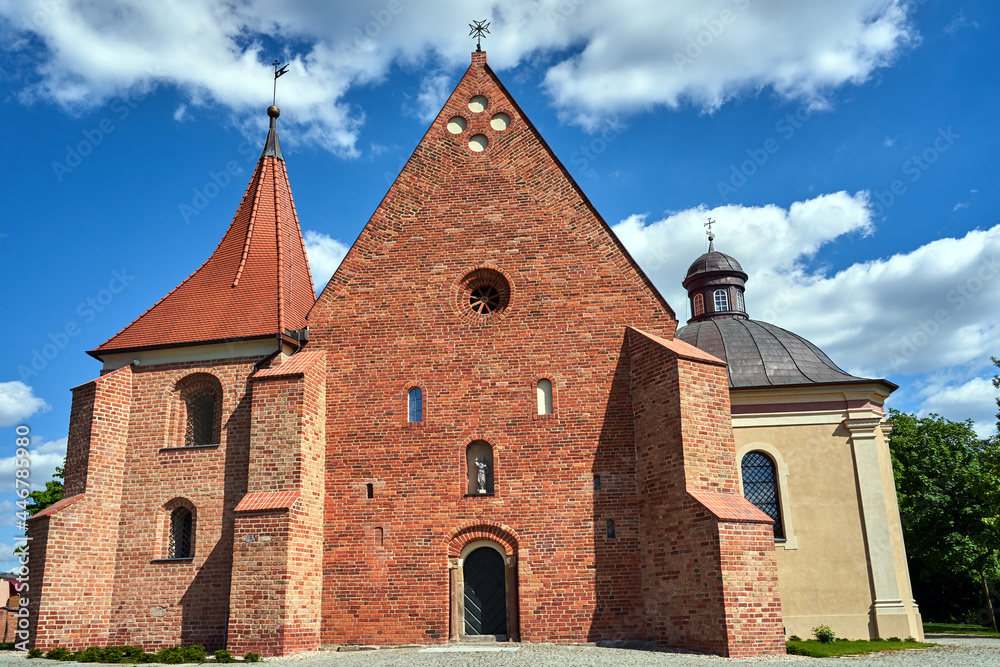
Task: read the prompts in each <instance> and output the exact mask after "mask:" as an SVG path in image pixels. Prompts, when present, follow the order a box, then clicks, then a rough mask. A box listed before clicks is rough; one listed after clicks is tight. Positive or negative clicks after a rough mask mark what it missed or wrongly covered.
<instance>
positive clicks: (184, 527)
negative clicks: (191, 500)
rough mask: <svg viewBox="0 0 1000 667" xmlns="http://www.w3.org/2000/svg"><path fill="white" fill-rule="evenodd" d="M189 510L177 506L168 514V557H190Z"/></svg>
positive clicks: (190, 522)
mask: <svg viewBox="0 0 1000 667" xmlns="http://www.w3.org/2000/svg"><path fill="white" fill-rule="evenodd" d="M191 524H192V521H191V510H189V509H188V508H186V507H178V508H177V509H175V510H174V511H173V512H171V514H170V544H169V545H168V551H167V553H168V554H169V556H168V557H169V558H190V557H191Z"/></svg>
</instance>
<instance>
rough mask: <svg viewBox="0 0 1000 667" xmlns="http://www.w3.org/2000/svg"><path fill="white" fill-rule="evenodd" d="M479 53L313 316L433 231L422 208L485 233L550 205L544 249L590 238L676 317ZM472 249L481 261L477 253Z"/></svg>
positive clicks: (440, 222)
mask: <svg viewBox="0 0 1000 667" xmlns="http://www.w3.org/2000/svg"><path fill="white" fill-rule="evenodd" d="M472 55H473V62H472V65H471V66H470V67H469V69H468V70H467V71H466V72H465V74H464V75H463V77H462V79H461V80H460V81H459V83H458V85H457V86H456V88H455V90H454V91H453V92H452V94H451V96H450V97H449V99H448V101H447V102H446V103H445V105H444V107H443V108H442V110H441V112H440V113H439V114H438V116H437V118H436V119H435V120H434V122H433V123H432V124H431V127H430V128H429V129H428V131H427V133H426V134H425V135H424V137H423V138H422V139H421V141H420V143H419V144H418V145H417V147H416V149H415V150H414V152H413V154H412V155H411V156H410V159H409V161H408V162H407V163H406V165H405V166H404V167H403V170H402V172H401V173H400V174H399V176H398V177H397V178H396V180H395V182H394V183H393V185H392V186H391V187H390V189H389V191H388V192H387V194H386V196H385V197H384V198H383V200H382V202H381V203H380V204H379V206H378V208H377V209H376V211H375V213H374V214H373V215H372V217H371V219H370V220H369V221H368V223H367V225H366V226H365V228H364V229H363V230H362V232H361V234H360V235H359V236H358V239H357V240H356V241H355V243H354V244H353V245H352V247H351V249H350V250H349V251H348V253H347V255H346V257H345V258H344V260H343V262H342V263H341V265H340V267H339V268H338V269H337V272H336V273H335V274H334V276H333V277H332V278H331V280H330V282H329V283H328V284H327V286H326V288H325V289H324V291H323V293H322V294H321V295H320V297H319V299H318V300H317V303H316V306H314V309H313V311H311V313H310V322H314V321H315V320H316V318H317V317H320V318H321V317H323V315H321V313H323V312H324V311H325V310H326V309H328V308H329V306H330V302H331V301H332V300H333V299H335V298H336V296H337V295H343V294H346V293H347V292H348V290H349V289H351V288H352V286H353V287H360V288H361V289H362V290H364V289H365V288H364V285H365V282H366V281H367V279H368V277H369V273H368V272H369V271H372V270H375V271H382V270H385V268H384V267H382V268H379V266H380V264H381V262H380V261H379V258H380V257H383V258H384V257H385V256H386V254H387V252H391V250H390V248H392V247H393V246H395V245H396V244H398V243H399V242H401V241H403V240H404V239H408V240H407V242H410V243H412V242H413V241H412V240H409V239H411V236H410V235H411V234H416V235H417V238H416V239H415V240H416V241H419V240H420V238H427V235H425V234H422V233H421V230H420V229H419V228H420V226H421V225H422V224H423V223H425V222H427V221H426V219H422V218H421V216H426V215H427V214H428V213H432V214H433V215H434V217H435V220H434V224H435V225H436V226H437V227H438V231H440V230H446V233H461V232H459V231H457V230H458V229H459V228H464V231H465V232H466V233H469V234H471V235H476V236H478V237H479V240H480V241H481V240H482V238H483V236H484V235H483V234H481V233H477V232H483V231H488V230H483V229H482V226H487V227H491V226H494V225H496V223H497V222H498V220H499V219H500V218H502V217H503V218H506V217H507V216H510V215H511V214H512V212H518V211H521V212H525V213H529V212H531V211H541V210H544V211H546V213H545V214H544V215H546V216H550V217H551V221H550V224H551V233H550V234H548V235H547V236H548V238H547V239H545V238H543V239H542V240H543V241H545V240H547V241H548V242H549V243H546V244H545V246H543V247H538V248H537V249H535V251H536V252H537V253H538V255H539V256H543V255H549V256H556V255H558V254H559V250H560V246H561V245H562V244H565V243H567V242H572V243H573V244H575V245H577V246H579V245H580V244H583V245H585V246H587V247H589V255H590V257H589V260H590V261H591V262H592V266H594V267H602V271H601V273H602V278H604V279H606V280H609V281H611V282H613V283H614V284H620V285H622V286H623V287H624V286H627V291H628V292H630V294H631V296H632V298H635V299H639V300H645V301H647V307H648V308H650V309H654V310H656V311H659V312H661V313H662V314H663V315H665V316H667V317H669V318H670V319H671V320H674V319H675V314H674V311H673V309H671V308H670V306H669V305H668V304H667V302H666V301H665V300H664V299H663V297H662V295H660V293H659V292H658V290H657V289H656V287H655V286H654V285H653V283H652V282H651V281H650V280H649V278H648V277H647V276H646V275H645V273H643V271H642V269H641V268H639V266H638V264H637V263H636V262H635V261H634V260H633V259H632V257H631V256H630V255H629V253H628V251H627V250H626V249H625V247H624V246H623V245H622V243H621V242H620V241H619V240H618V238H617V237H616V236H615V234H614V232H613V231H612V230H611V228H610V226H608V224H607V223H606V222H605V221H604V219H603V218H602V217H601V216H600V214H599V213H598V212H597V211H596V209H595V208H594V206H593V205H592V204H591V202H590V201H589V199H587V197H586V195H585V194H584V193H583V191H582V190H581V189H580V187H579V185H578V184H577V183H576V181H575V180H574V179H573V177H572V176H570V174H569V172H568V171H567V170H566V168H565V167H564V166H563V164H562V163H561V162H560V161H559V159H558V158H557V157H556V156H555V154H554V153H553V151H552V150H551V149H550V148H549V146H548V144H547V143H546V142H545V140H544V139H543V138H542V137H541V135H540V134H539V132H538V130H537V129H536V128H535V126H534V125H533V124H532V123H531V121H529V120H528V118H527V116H526V115H525V114H524V112H523V110H522V109H521V108H520V107H519V106H518V105H517V103H516V102H515V101H514V99H513V97H512V96H511V95H510V93H509V92H508V91H507V89H506V88H505V87H504V86H503V84H502V83H501V82H500V80H499V79H498V78H497V76H496V74H495V73H494V72H493V70H492V69H491V68H490V67H489V65H488V64H487V62H486V54H485V52H478V53H473V54H472ZM480 96H481V97H484V98H486V100H487V104H486V108H485V109H484V110H482V111H477V110H475V109H474V108H472V107H470V104H474V102H473V98H477V97H480ZM477 108H478V107H477ZM498 114H503V115H506V116H507V117H508V118H509V119H510V120H509V125H508V126H507V128H506V129H499V128H501V127H502V125H501V124H500V123H501V121H502V117H499V118H498V117H497V115H498ZM453 118H455V119H461V121H464V123H465V126H464V128H461V123H460V122H459V121H458V120H456V122H455V123H450V121H451V119H453ZM456 123H458V124H456ZM460 128H461V129H460ZM453 130H460V131H457V132H454V131H453ZM474 137H486V140H487V145H486V147H485V149H484V150H482V151H473V150H470V145H471V144H470V142H472V141H473V139H474ZM477 199H478V201H476V200H477ZM448 202H451V203H450V204H449V203H448ZM449 208H450V211H449V210H447V209H449ZM535 222H537V220H536V221H535ZM543 222H544V221H543ZM411 223H413V224H411ZM404 227H405V228H407V229H404ZM477 227H478V229H477ZM513 233H514V237H513V240H514V241H516V232H513ZM488 235H489V234H486V235H485V236H488ZM508 236H510V235H508ZM544 236H545V235H544V234H543V237H544ZM534 237H535V238H536V239H537V238H538V235H537V234H535V235H534ZM434 250H435V249H434V248H432V247H428V248H427V252H431V253H432V252H434ZM577 250H579V248H577ZM504 251H505V252H509V251H512V248H510V247H506V248H504ZM472 254H475V253H472ZM577 254H578V255H579V253H577ZM480 255H481V256H484V257H485V256H486V255H489V253H488V252H486V253H480ZM469 259H470V260H471V264H475V258H474V257H471V256H470V258H469ZM471 264H470V265H471ZM610 267H613V269H612V268H610ZM669 335H670V336H672V335H673V331H672V329H671V331H670V332H669Z"/></svg>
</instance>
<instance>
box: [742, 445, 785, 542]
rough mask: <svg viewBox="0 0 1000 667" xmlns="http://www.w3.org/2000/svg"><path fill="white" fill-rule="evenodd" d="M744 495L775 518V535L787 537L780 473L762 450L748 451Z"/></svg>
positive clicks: (743, 467) (744, 459)
mask: <svg viewBox="0 0 1000 667" xmlns="http://www.w3.org/2000/svg"><path fill="white" fill-rule="evenodd" d="M741 468H742V473H743V496H744V497H745V498H746V499H747V500H749V501H750V502H752V503H753V504H754V505H755V506H756V507H757V509H759V510H760V511H761V512H763V513H764V514H766V515H768V516H769V517H771V518H772V519H774V536H775V537H776V538H778V539H784V538H785V530H784V527H783V526H782V524H781V503H780V501H779V500H778V474H777V470H776V467H775V465H774V461H772V460H771V457H769V456H767V455H766V454H764V453H762V452H748V453H747V454H746V456H744V457H743V462H742V464H741Z"/></svg>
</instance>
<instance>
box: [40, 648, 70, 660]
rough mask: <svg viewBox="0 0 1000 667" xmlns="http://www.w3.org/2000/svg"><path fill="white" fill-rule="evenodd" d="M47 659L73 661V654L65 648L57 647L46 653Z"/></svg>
mask: <svg viewBox="0 0 1000 667" xmlns="http://www.w3.org/2000/svg"><path fill="white" fill-rule="evenodd" d="M45 657H46V658H48V659H49V660H72V659H73V653H72V652H71V651H70V650H69V649H67V648H66V647H64V646H57V647H55V648H54V649H52V650H51V651H49V652H48V653H46V654H45Z"/></svg>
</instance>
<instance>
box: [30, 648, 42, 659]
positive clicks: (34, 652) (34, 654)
mask: <svg viewBox="0 0 1000 667" xmlns="http://www.w3.org/2000/svg"><path fill="white" fill-rule="evenodd" d="M43 655H45V654H44V653H43V652H42V649H40V648H29V649H28V657H29V658H41V657H42V656H43Z"/></svg>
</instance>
